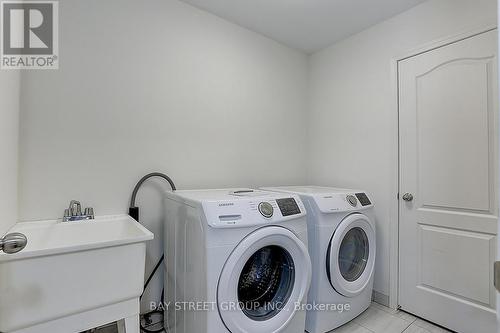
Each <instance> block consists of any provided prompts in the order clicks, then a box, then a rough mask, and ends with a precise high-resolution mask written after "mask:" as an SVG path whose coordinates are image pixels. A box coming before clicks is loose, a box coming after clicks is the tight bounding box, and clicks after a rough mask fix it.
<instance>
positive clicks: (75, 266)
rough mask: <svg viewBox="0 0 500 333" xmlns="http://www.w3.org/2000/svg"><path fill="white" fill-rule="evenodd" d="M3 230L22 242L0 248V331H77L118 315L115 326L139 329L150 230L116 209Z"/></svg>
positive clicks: (31, 223)
mask: <svg viewBox="0 0 500 333" xmlns="http://www.w3.org/2000/svg"><path fill="white" fill-rule="evenodd" d="M9 232H21V233H23V234H25V235H26V237H27V238H28V244H27V246H26V248H25V249H23V250H22V251H21V252H19V253H16V254H5V253H0V332H4V333H10V332H15V333H32V332H33V333H35V332H36V333H44V332H47V333H49V332H50V333H57V332H61V333H70V332H80V331H83V330H86V329H90V328H93V327H96V326H99V325H103V324H106V323H109V322H112V321H117V320H120V319H124V318H127V321H126V322H125V324H123V325H122V327H129V328H130V327H132V328H131V329H129V330H127V332H129V331H131V332H136V331H137V332H138V327H137V330H136V329H135V326H136V324H137V326H138V315H139V296H140V295H141V293H142V290H143V283H144V265H145V257H146V244H145V242H146V241H148V240H151V239H153V234H152V233H151V232H150V231H148V230H147V229H146V228H144V227H143V226H142V225H140V224H139V223H137V222H136V221H135V220H133V219H132V218H131V217H129V216H127V215H120V216H108V217H97V218H96V219H95V220H90V221H79V222H60V221H37V222H23V223H18V224H16V225H15V226H14V227H13V228H12V229H11V230H9ZM133 326H134V327H133Z"/></svg>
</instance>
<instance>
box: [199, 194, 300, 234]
mask: <svg viewBox="0 0 500 333" xmlns="http://www.w3.org/2000/svg"><path fill="white" fill-rule="evenodd" d="M203 210H204V211H205V216H206V219H207V223H208V224H209V225H210V226H211V227H213V228H238V227H248V226H253V225H267V224H280V223H286V222H287V221H289V220H293V219H296V218H301V217H303V216H305V215H306V209H305V207H304V204H303V203H302V201H301V200H300V198H299V196H298V195H288V196H277V195H276V194H274V195H270V196H269V197H265V198H262V197H261V198H242V199H237V200H224V201H207V202H203Z"/></svg>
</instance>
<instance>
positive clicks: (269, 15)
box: [182, 0, 425, 53]
mask: <svg viewBox="0 0 500 333" xmlns="http://www.w3.org/2000/svg"><path fill="white" fill-rule="evenodd" d="M182 1H184V2H187V3H189V4H192V5H194V6H196V7H198V8H201V9H204V10H206V11H208V12H211V13H213V14H215V15H217V16H220V17H222V18H224V19H226V20H228V21H231V22H233V23H236V24H239V25H241V26H243V27H246V28H248V29H250V30H253V31H255V32H258V33H261V34H263V35H265V36H267V37H270V38H272V39H274V40H277V41H279V42H282V43H284V44H286V45H289V46H291V47H293V48H296V49H299V50H303V51H306V52H308V53H311V52H314V51H318V50H321V49H323V48H325V47H327V46H329V45H332V44H333V43H335V42H336V41H339V40H341V39H343V38H345V37H347V36H350V35H353V34H355V33H357V32H359V31H361V30H364V29H366V28H368V27H369V26H372V25H374V24H376V23H378V22H381V21H383V20H385V19H387V18H389V17H392V16H394V15H396V14H398V13H401V12H403V11H405V10H407V9H409V8H411V7H413V6H415V5H417V4H419V3H421V2H424V1H425V0H182Z"/></svg>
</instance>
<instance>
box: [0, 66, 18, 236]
mask: <svg viewBox="0 0 500 333" xmlns="http://www.w3.org/2000/svg"><path fill="white" fill-rule="evenodd" d="M19 93H20V74H19V72H18V71H6V70H4V71H1V72H0V119H1V121H0V156H1V160H0V237H2V236H3V235H4V234H5V233H6V232H7V231H8V230H9V229H10V227H11V226H12V225H14V223H16V221H17V175H18V132H19V130H18V129H19Z"/></svg>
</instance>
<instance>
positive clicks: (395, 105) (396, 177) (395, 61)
mask: <svg viewBox="0 0 500 333" xmlns="http://www.w3.org/2000/svg"><path fill="white" fill-rule="evenodd" d="M495 29H497V22H494V23H488V24H483V25H481V26H476V27H474V28H469V29H466V30H463V31H461V32H459V33H457V34H453V35H449V36H447V37H444V38H439V39H436V40H433V41H431V42H429V43H425V44H423V45H421V46H420V47H417V48H413V49H410V50H409V51H407V52H404V53H402V54H399V55H397V56H395V57H393V58H392V59H391V60H390V74H391V87H392V88H391V91H392V98H391V99H392V107H391V108H392V109H393V110H394V114H395V117H394V119H393V122H394V126H393V128H394V133H393V138H394V141H393V149H392V151H393V163H392V165H393V180H392V189H393V192H392V193H393V195H394V197H393V198H394V201H393V202H394V203H393V204H392V205H391V207H390V221H389V222H390V230H389V240H390V249H389V304H388V306H389V307H390V308H392V309H397V308H399V223H400V220H401V214H400V211H399V197H398V196H399V193H400V188H399V187H400V165H399V162H400V156H399V149H400V144H399V139H400V138H399V125H400V124H399V62H400V61H403V60H405V59H408V58H411V57H414V56H417V55H420V54H422V53H426V52H429V51H432V50H435V49H437V48H440V47H443V46H447V45H450V44H453V43H456V42H460V41H462V40H464V39H468V38H472V37H475V36H477V35H480V34H483V33H485V32H489V31H492V30H495ZM386 305H387V304H386Z"/></svg>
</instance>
